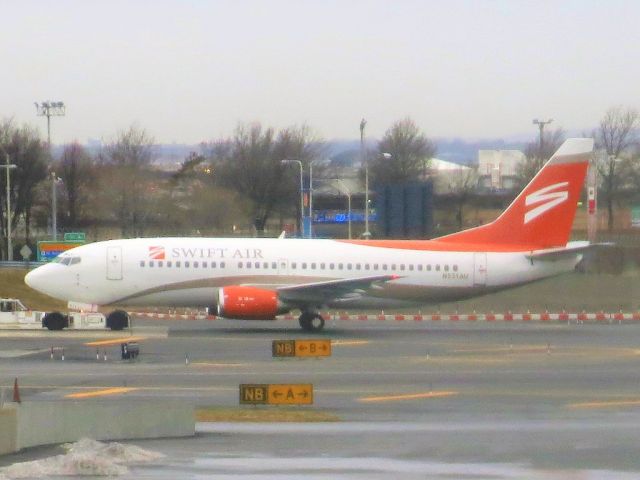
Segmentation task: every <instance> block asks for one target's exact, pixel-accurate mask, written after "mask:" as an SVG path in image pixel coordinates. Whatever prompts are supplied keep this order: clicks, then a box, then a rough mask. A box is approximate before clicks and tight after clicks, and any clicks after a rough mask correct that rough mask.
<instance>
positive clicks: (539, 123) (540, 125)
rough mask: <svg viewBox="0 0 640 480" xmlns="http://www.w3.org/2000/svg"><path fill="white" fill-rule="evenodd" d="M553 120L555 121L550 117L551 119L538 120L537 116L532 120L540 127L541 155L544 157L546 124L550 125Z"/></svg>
mask: <svg viewBox="0 0 640 480" xmlns="http://www.w3.org/2000/svg"><path fill="white" fill-rule="evenodd" d="M551 122H553V118H550V119H549V120H538V119H537V118H534V119H533V122H532V123H533V124H534V125H538V128H539V129H540V156H541V157H542V136H543V133H544V126H545V125H549V124H550V123H551Z"/></svg>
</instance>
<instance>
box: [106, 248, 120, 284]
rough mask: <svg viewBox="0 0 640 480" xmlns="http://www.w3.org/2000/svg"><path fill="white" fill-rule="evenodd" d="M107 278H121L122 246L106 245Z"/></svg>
mask: <svg viewBox="0 0 640 480" xmlns="http://www.w3.org/2000/svg"><path fill="white" fill-rule="evenodd" d="M107 280H122V247H107Z"/></svg>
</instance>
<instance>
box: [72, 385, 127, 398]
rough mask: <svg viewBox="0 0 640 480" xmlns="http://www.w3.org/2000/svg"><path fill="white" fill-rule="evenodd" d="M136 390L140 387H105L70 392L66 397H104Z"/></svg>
mask: <svg viewBox="0 0 640 480" xmlns="http://www.w3.org/2000/svg"><path fill="white" fill-rule="evenodd" d="M134 390H138V389H137V388H130V387H117V388H104V389H102V390H92V391H90V392H80V393H70V394H69V395H65V396H64V398H75V399H78V398H93V397H102V396H106V395H120V394H122V393H127V392H133V391H134Z"/></svg>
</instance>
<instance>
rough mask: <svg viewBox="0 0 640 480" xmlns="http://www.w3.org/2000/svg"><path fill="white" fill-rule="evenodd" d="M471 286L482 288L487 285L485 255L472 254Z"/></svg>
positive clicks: (484, 253) (483, 253)
mask: <svg viewBox="0 0 640 480" xmlns="http://www.w3.org/2000/svg"><path fill="white" fill-rule="evenodd" d="M473 264H474V268H473V285H474V286H477V287H484V286H485V285H486V284H487V254H486V252H482V253H479V252H476V253H474V254H473Z"/></svg>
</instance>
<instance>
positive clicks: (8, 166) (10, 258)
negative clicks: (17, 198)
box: [2, 152, 18, 262]
mask: <svg viewBox="0 0 640 480" xmlns="http://www.w3.org/2000/svg"><path fill="white" fill-rule="evenodd" d="M4 159H5V164H4V165H3V166H2V168H6V169H7V260H8V261H10V262H11V261H13V244H12V242H11V175H9V171H10V170H13V169H14V168H18V166H17V165H14V164H12V163H9V154H8V153H7V152H5V153H4Z"/></svg>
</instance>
